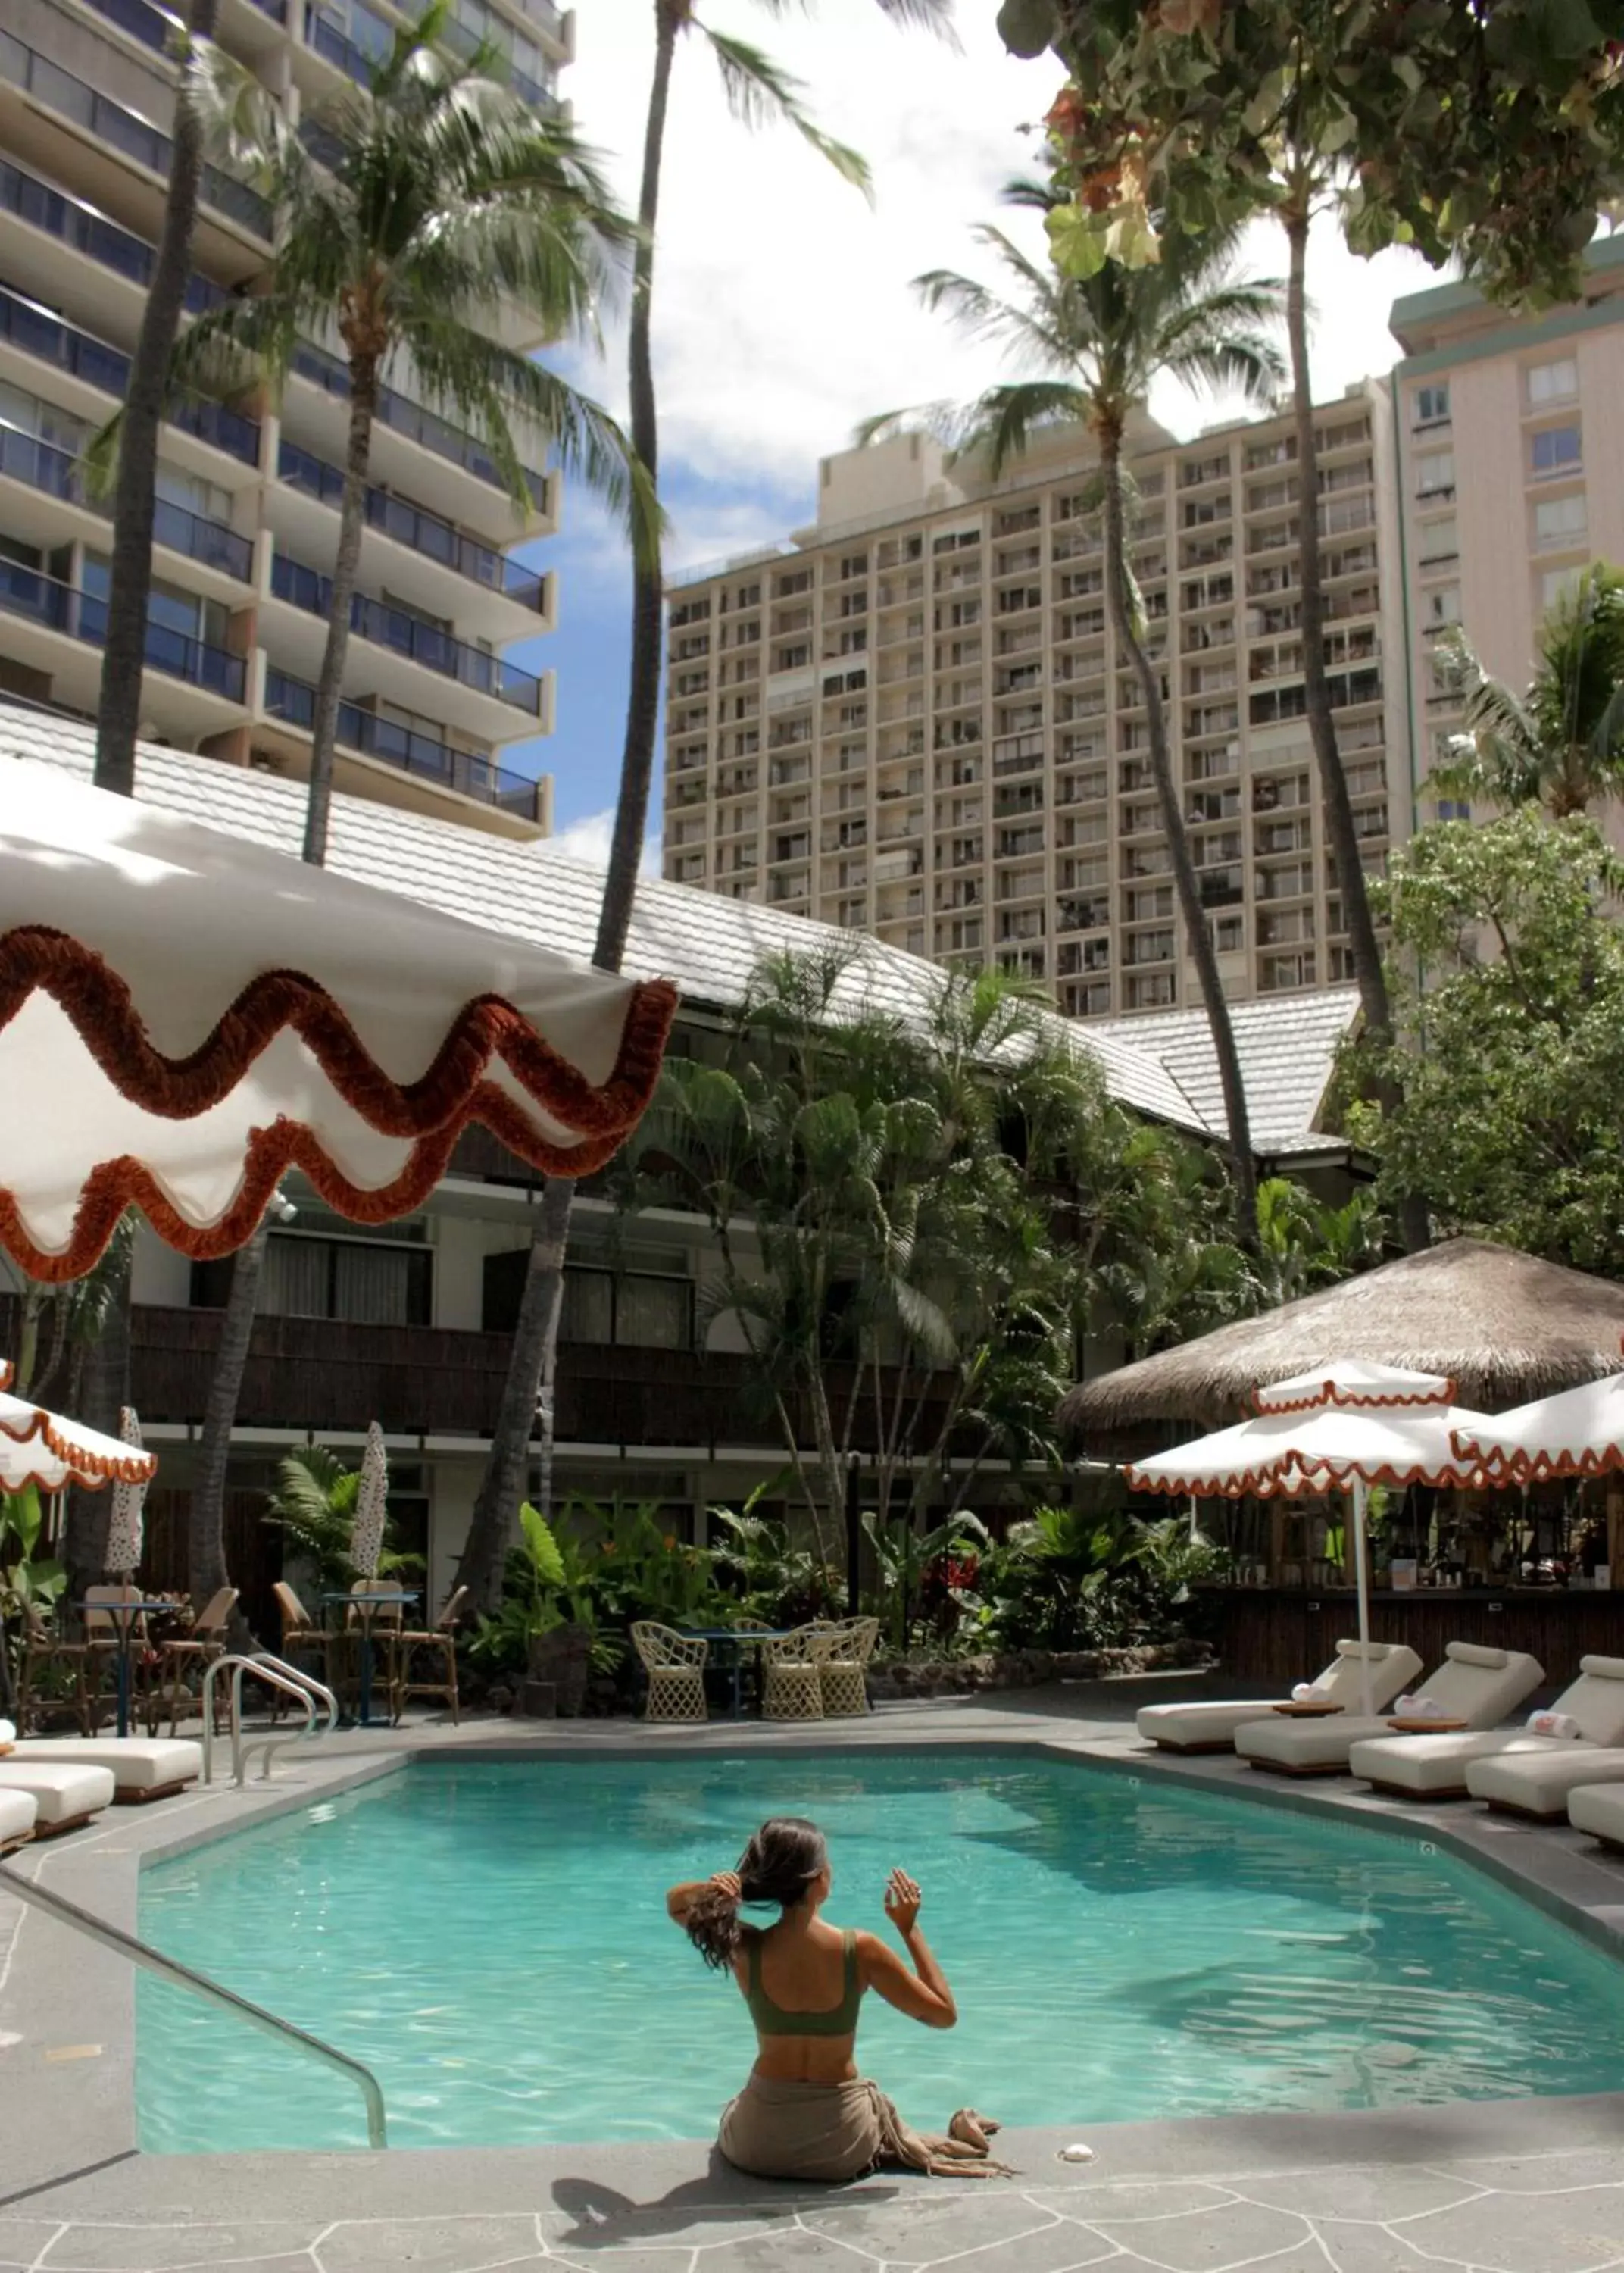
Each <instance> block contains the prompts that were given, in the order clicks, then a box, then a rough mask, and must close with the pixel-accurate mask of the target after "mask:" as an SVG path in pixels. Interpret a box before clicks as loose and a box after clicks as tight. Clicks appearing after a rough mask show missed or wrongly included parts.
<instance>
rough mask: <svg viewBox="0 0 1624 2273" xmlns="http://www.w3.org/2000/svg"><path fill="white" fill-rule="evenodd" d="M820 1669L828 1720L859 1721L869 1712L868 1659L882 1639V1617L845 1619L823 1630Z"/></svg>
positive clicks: (825, 1715) (820, 1684)
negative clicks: (858, 1719)
mask: <svg viewBox="0 0 1624 2273" xmlns="http://www.w3.org/2000/svg"><path fill="white" fill-rule="evenodd" d="M823 1639H824V1659H823V1663H822V1665H821V1666H820V1667H819V1687H820V1688H821V1690H822V1692H823V1717H824V1719H825V1720H826V1721H850V1720H856V1719H857V1717H858V1715H859V1714H864V1713H866V1712H867V1711H868V1682H867V1678H866V1677H867V1673H868V1662H869V1660H870V1658H871V1657H872V1655H873V1654H874V1646H875V1644H876V1643H877V1642H878V1641H879V1619H878V1618H842V1619H841V1620H840V1621H839V1622H838V1623H837V1624H834V1625H829V1626H826V1627H825V1628H824V1632H823Z"/></svg>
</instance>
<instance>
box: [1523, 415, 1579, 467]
mask: <svg viewBox="0 0 1624 2273" xmlns="http://www.w3.org/2000/svg"><path fill="white" fill-rule="evenodd" d="M1581 461H1582V451H1581V448H1580V442H1579V427H1578V423H1577V421H1576V420H1575V421H1573V422H1570V423H1569V424H1568V425H1566V426H1545V427H1542V428H1541V430H1540V431H1539V432H1538V434H1530V436H1529V438H1528V463H1529V471H1530V473H1531V474H1532V475H1533V476H1534V478H1535V480H1536V481H1541V480H1544V481H1548V480H1549V479H1550V478H1551V476H1553V474H1570V473H1572V472H1573V471H1574V470H1575V468H1577V467H1578V465H1579V464H1580V463H1581Z"/></svg>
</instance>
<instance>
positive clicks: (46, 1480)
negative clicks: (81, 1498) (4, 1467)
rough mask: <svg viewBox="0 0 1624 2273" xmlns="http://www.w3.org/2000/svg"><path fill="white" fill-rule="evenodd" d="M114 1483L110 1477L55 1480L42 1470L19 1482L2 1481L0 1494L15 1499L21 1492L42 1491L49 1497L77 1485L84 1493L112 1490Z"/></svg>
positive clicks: (56, 1478) (58, 1478)
mask: <svg viewBox="0 0 1624 2273" xmlns="http://www.w3.org/2000/svg"><path fill="white" fill-rule="evenodd" d="M112 1481H113V1480H112V1478H111V1477H110V1476H84V1477H79V1476H57V1477H55V1478H53V1477H50V1476H48V1475H47V1474H45V1473H44V1471H43V1470H42V1469H41V1470H38V1471H34V1472H31V1473H30V1474H27V1475H26V1476H24V1477H22V1478H20V1479H19V1482H15V1483H8V1482H5V1481H4V1479H0V1492H4V1493H6V1494H7V1495H8V1496H9V1497H11V1498H13V1499H14V1498H15V1497H17V1495H18V1493H19V1492H26V1491H42V1492H45V1493H46V1494H48V1495H49V1494H50V1493H52V1492H59V1491H66V1490H67V1489H68V1487H69V1485H70V1484H77V1485H78V1486H79V1489H80V1490H82V1491H92V1492H99V1491H107V1490H109V1489H111V1486H112Z"/></svg>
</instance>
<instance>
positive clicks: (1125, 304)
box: [861, 182, 1284, 1249]
mask: <svg viewBox="0 0 1624 2273" xmlns="http://www.w3.org/2000/svg"><path fill="white" fill-rule="evenodd" d="M1004 194H1005V202H1006V203H1007V204H1010V205H1017V206H1036V207H1037V208H1039V209H1041V210H1047V209H1048V208H1049V207H1050V206H1052V205H1053V204H1054V203H1055V202H1056V200H1055V197H1054V194H1053V193H1052V192H1051V191H1050V190H1049V189H1047V188H1046V187H1045V186H1044V185H1043V184H1038V183H1033V182H1013V183H1011V184H1009V186H1008V187H1007V190H1006V191H1005V193H1004ZM976 235H977V238H978V240H979V242H980V243H981V244H984V245H985V246H987V248H988V249H989V250H990V251H992V252H993V253H994V254H995V255H996V256H997V258H998V259H999V262H1000V263H1001V264H1002V266H1004V267H1005V268H1006V269H1007V271H1008V272H1009V274H1011V275H1012V276H1013V278H1014V281H1015V284H1016V287H1017V296H1016V297H1015V298H1014V299H1002V298H1000V297H999V295H998V294H997V293H996V292H994V291H992V290H991V289H989V288H988V287H987V286H986V285H984V284H979V283H977V282H976V281H974V280H973V279H972V278H970V277H968V276H961V275H959V274H956V273H955V272H954V271H953V270H951V269H946V268H938V269H932V270H931V271H930V272H929V273H928V274H925V275H924V276H921V277H918V278H917V279H916V280H915V289H917V291H918V292H919V294H920V296H921V297H922V298H923V299H924V304H925V305H926V307H928V308H931V309H932V310H941V311H945V312H946V313H947V315H948V316H949V317H950V318H951V319H953V320H954V322H955V323H956V324H958V325H959V326H960V327H961V328H962V330H964V331H966V332H968V333H969V334H970V335H971V336H972V337H975V338H978V339H984V340H988V341H992V342H994V343H996V344H997V345H999V347H1001V348H1003V349H1005V350H1006V352H1007V355H1008V356H1009V358H1010V360H1011V361H1012V362H1014V363H1016V364H1021V365H1024V366H1025V368H1026V369H1027V370H1029V371H1033V372H1035V373H1037V374H1041V375H1039V376H1035V377H1031V378H1027V379H1015V380H1011V381H1007V382H1005V383H1002V384H1000V385H998V386H992V387H989V388H988V389H987V391H986V392H985V393H984V394H982V395H980V396H979V397H978V398H977V400H976V401H974V402H972V403H971V404H970V405H969V407H968V408H967V409H954V408H953V407H951V406H937V407H936V408H934V409H932V410H930V411H928V412H927V413H926V414H925V416H927V418H928V419H929V420H930V421H931V423H932V424H934V425H935V426H936V427H937V428H938V430H939V431H941V432H942V433H943V434H944V435H945V436H946V437H947V439H948V440H949V441H950V442H951V444H952V446H953V447H954V454H955V455H958V456H961V457H962V456H964V455H966V454H970V453H974V454H976V455H977V457H978V458H980V459H982V460H983V461H984V464H985V468H986V472H987V476H988V477H989V479H991V480H993V481H996V480H997V479H998V477H999V474H1000V473H1002V471H1003V470H1004V469H1005V467H1006V466H1007V463H1008V461H1010V459H1012V458H1017V457H1019V456H1020V455H1021V454H1022V452H1023V451H1024V450H1025V449H1026V448H1027V447H1028V446H1029V443H1030V442H1031V441H1032V440H1033V439H1034V438H1035V437H1037V436H1039V435H1042V434H1044V433H1047V432H1049V431H1051V430H1053V429H1054V428H1056V427H1065V426H1083V427H1086V428H1087V430H1088V431H1089V434H1090V435H1091V436H1092V438H1093V439H1094V443H1095V446H1096V448H1097V450H1098V452H1099V467H1100V472H1099V486H1100V499H1101V504H1102V506H1103V510H1104V537H1105V586H1106V593H1107V598H1108V602H1109V605H1110V609H1111V623H1112V626H1113V628H1114V630H1115V633H1116V637H1117V642H1118V646H1119V649H1120V651H1121V653H1122V654H1123V655H1125V656H1126V658H1127V661H1128V664H1129V665H1130V667H1131V669H1132V671H1133V672H1134V678H1135V679H1136V680H1137V681H1138V684H1139V689H1140V694H1141V697H1142V699H1143V701H1144V706H1145V721H1146V737H1147V747H1148V754H1149V760H1150V767H1151V772H1152V775H1153V776H1154V778H1155V782H1156V795H1157V798H1158V799H1159V801H1160V805H1161V808H1162V824H1163V827H1164V830H1165V832H1166V836H1167V845H1168V855H1169V859H1170V860H1171V866H1172V873H1173V883H1174V887H1175V889H1176V890H1177V893H1178V897H1179V912H1180V914H1181V916H1182V918H1183V920H1184V930H1185V936H1186V941H1187V944H1188V951H1189V954H1190V956H1191V957H1192V959H1193V960H1194V964H1195V969H1196V976H1197V978H1198V979H1199V981H1200V985H1201V1000H1202V1001H1203V1003H1204V1004H1205V1006H1206V1011H1207V1018H1208V1023H1209V1025H1210V1026H1211V1028H1212V1041H1213V1049H1214V1053H1215V1054H1216V1058H1217V1061H1218V1072H1219V1077H1220V1080H1221V1082H1222V1085H1223V1091H1224V1116H1225V1119H1226V1121H1227V1123H1228V1132H1229V1135H1228V1142H1229V1152H1230V1159H1231V1164H1232V1167H1233V1173H1234V1179H1235V1195H1236V1219H1237V1223H1238V1226H1239V1233H1240V1237H1241V1239H1242V1241H1243V1242H1244V1244H1245V1245H1246V1247H1247V1248H1248V1249H1255V1247H1256V1244H1257V1197H1256V1185H1257V1172H1256V1167H1255V1164H1254V1159H1253V1152H1252V1133H1251V1123H1250V1119H1249V1116H1248V1114H1247V1110H1246V1090H1245V1086H1244V1084H1243V1083H1242V1080H1241V1072H1240V1058H1239V1053H1238V1051H1237V1049H1236V1046H1235V1036H1234V1031H1233V1029H1232V1027H1231V1023H1230V1015H1229V1005H1228V1003H1227V1002H1226V1001H1225V1000H1224V982H1223V980H1222V979H1221V978H1220V976H1219V972H1218V960H1217V954H1216V949H1215V948H1214V946H1213V941H1212V933H1211V930H1210V928H1209V925H1208V921H1207V917H1206V912H1205V911H1204V909H1203V908H1202V905H1201V887H1200V883H1199V881H1198V879H1197V876H1196V873H1195V864H1194V859H1193V858H1192V856H1191V851H1190V841H1189V836H1188V835H1187V833H1186V828H1185V819H1184V807H1183V804H1182V802H1181V799H1180V798H1179V785H1178V783H1177V780H1176V778H1175V776H1174V773H1173V762H1172V754H1171V747H1170V746H1169V741H1168V733H1167V716H1166V709H1165V702H1164V695H1163V691H1162V679H1161V674H1160V672H1159V671H1158V670H1157V668H1156V661H1155V660H1153V658H1152V656H1151V654H1150V652H1149V648H1148V646H1147V644H1146V638H1145V630H1146V626H1145V619H1144V613H1143V610H1142V608H1141V604H1140V600H1139V595H1138V591H1137V589H1136V587H1135V585H1134V575H1133V569H1132V566H1131V564H1130V562H1129V559H1128V553H1127V543H1126V534H1125V521H1126V491H1127V476H1126V474H1125V472H1124V469H1123V463H1122V447H1123V440H1124V437H1125V435H1126V431H1127V426H1128V422H1129V420H1130V419H1131V418H1132V416H1134V413H1135V412H1136V411H1138V410H1140V409H1142V408H1143V406H1144V403H1145V401H1146V398H1147V396H1148V395H1149V391H1150V386H1151V383H1152V381H1153V380H1154V379H1156V378H1157V377H1158V376H1160V375H1161V374H1162V373H1164V372H1165V373H1166V374H1167V375H1168V376H1170V377H1171V378H1174V379H1179V381H1180V382H1181V383H1182V384H1183V385H1184V386H1187V387H1189V388H1191V389H1198V388H1205V389H1216V388H1219V387H1238V388H1239V390H1240V391H1241V392H1242V393H1243V394H1245V395H1246V396H1247V397H1248V399H1250V400H1251V401H1267V400H1269V398H1270V397H1271V396H1272V395H1273V394H1274V391H1275V388H1276V386H1277V384H1278V382H1279V380H1280V379H1281V377H1282V375H1283V369H1284V364H1283V359H1282V356H1281V355H1280V351H1279V349H1277V348H1276V345H1275V344H1274V342H1273V341H1272V340H1271V339H1270V337H1269V326H1271V325H1272V324H1273V323H1275V322H1276V320H1277V319H1278V318H1279V316H1280V314H1281V311H1282V305H1283V294H1282V288H1281V287H1280V285H1279V284H1277V283H1274V282H1269V281H1261V280H1256V279H1237V278H1236V277H1235V276H1234V275H1233V274H1231V262H1232V257H1233V252H1234V236H1233V233H1228V234H1221V233H1213V234H1209V235H1207V236H1194V235H1191V234H1189V233H1182V232H1181V233H1177V234H1175V233H1172V232H1170V233H1169V234H1168V236H1166V237H1165V238H1164V241H1163V246H1162V256H1161V259H1160V260H1159V261H1158V262H1157V263H1156V264H1155V265H1153V266H1149V267H1144V268H1126V267H1124V266H1122V265H1121V264H1120V263H1119V262H1117V261H1114V260H1108V261H1107V262H1106V263H1105V264H1104V266H1103V267H1101V268H1100V269H1099V270H1098V271H1096V274H1094V275H1092V276H1089V277H1085V278H1076V277H1070V276H1062V275H1059V274H1058V273H1055V272H1052V271H1051V270H1049V269H1047V268H1042V267H1039V266H1037V263H1036V262H1034V261H1032V260H1029V259H1028V258H1027V256H1026V254H1025V253H1024V252H1022V251H1021V249H1020V247H1019V246H1018V245H1016V244H1014V243H1013V242H1012V241H1011V239H1010V238H1009V237H1008V236H1006V235H1005V233H1004V231H1003V230H1002V229H995V228H992V227H991V226H987V225H984V226H983V227H982V228H980V229H977V232H976ZM908 416H909V414H908V413H905V412H904V413H891V414H889V415H888V416H886V417H883V418H879V419H874V420H871V421H870V422H869V423H868V424H867V425H866V426H864V428H863V429H862V430H861V432H862V439H871V440H872V439H875V438H876V437H878V436H879V435H882V434H885V433H887V432H891V431H895V428H896V426H897V424H899V422H900V421H905V420H906V419H907V418H908Z"/></svg>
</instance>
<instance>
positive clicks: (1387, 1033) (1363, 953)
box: [1284, 186, 1430, 1254]
mask: <svg viewBox="0 0 1624 2273" xmlns="http://www.w3.org/2000/svg"><path fill="white" fill-rule="evenodd" d="M1308 219H1309V197H1308V192H1307V189H1306V186H1305V187H1300V188H1299V191H1298V194H1297V195H1296V196H1295V197H1294V199H1293V200H1292V202H1291V204H1290V205H1288V206H1287V207H1286V208H1285V214H1284V220H1285V232H1286V242H1287V244H1288V245H1289V246H1290V248H1291V266H1290V268H1289V270H1288V272H1287V277H1286V333H1287V337H1288V341H1289V343H1290V348H1291V387H1292V422H1293V424H1294V425H1295V427H1296V431H1297V514H1298V562H1299V568H1298V574H1299V577H1300V581H1301V592H1302V600H1301V613H1302V635H1303V695H1304V701H1305V703H1306V709H1307V713H1308V732H1309V738H1310V739H1311V740H1312V741H1313V754H1314V762H1315V765H1316V767H1317V769H1318V770H1319V776H1320V794H1321V802H1322V804H1323V806H1324V809H1325V828H1326V835H1327V836H1328V840H1329V844H1330V851H1331V859H1332V860H1333V861H1334V862H1335V864H1336V889H1337V891H1338V893H1339V894H1340V896H1341V899H1342V913H1343V924H1344V925H1345V926H1346V928H1347V934H1348V947H1349V951H1350V953H1351V956H1352V957H1353V975H1354V978H1355V979H1356V980H1357V981H1358V990H1359V1008H1360V1009H1361V1011H1362V1013H1363V1015H1364V1021H1365V1031H1366V1036H1367V1037H1368V1038H1369V1039H1370V1040H1371V1041H1372V1042H1373V1043H1374V1044H1376V1046H1378V1047H1380V1048H1382V1049H1388V1048H1390V1047H1391V1046H1392V1040H1393V1012H1392V1008H1391V1006H1390V1004H1389V1002H1388V983H1387V973H1386V972H1385V971H1384V970H1383V969H1382V964H1381V943H1380V941H1378V939H1377V937H1376V926H1375V919H1374V918H1373V916H1372V914H1371V911H1370V895H1369V893H1368V892H1367V891H1366V887H1365V863H1364V861H1363V860H1362V859H1361V858H1360V856H1359V840H1358V834H1357V832H1356V830H1355V829H1354V826H1353V806H1352V802H1351V799H1350V798H1349V796H1348V779H1347V776H1346V775H1345V774H1344V773H1343V769H1342V758H1341V754H1340V753H1339V752H1338V750H1337V747H1336V718H1335V716H1333V713H1332V710H1331V691H1330V686H1329V685H1328V681H1327V679H1326V675H1325V587H1324V581H1323V576H1322V573H1321V564H1320V460H1319V450H1318V446H1317V444H1316V441H1315V438H1314V424H1313V373H1312V371H1311V369H1310V366H1309V361H1308V295H1307V281H1306V280H1307V264H1308ZM1378 1094H1379V1101H1380V1102H1381V1105H1382V1106H1384V1108H1386V1109H1387V1110H1388V1111H1390V1110H1391V1109H1392V1107H1393V1106H1395V1105H1396V1103H1397V1102H1398V1099H1397V1092H1396V1090H1395V1089H1394V1088H1393V1086H1392V1084H1390V1083H1389V1084H1383V1089H1382V1091H1380V1092H1379V1093H1378ZM1399 1215H1400V1225H1401V1228H1402V1230H1403V1236H1404V1244H1405V1246H1406V1247H1407V1248H1408V1249H1410V1251H1411V1254H1414V1253H1416V1252H1418V1250H1419V1249H1421V1248H1424V1247H1426V1245H1428V1243H1429V1241H1430V1233H1429V1230H1428V1227H1427V1218H1426V1201H1425V1200H1424V1199H1423V1198H1422V1197H1420V1195H1419V1194H1412V1195H1410V1196H1409V1197H1406V1198H1405V1199H1404V1201H1403V1204H1401V1207H1400V1211H1399Z"/></svg>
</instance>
